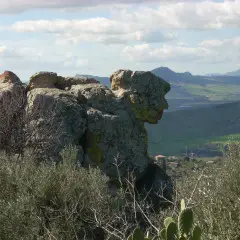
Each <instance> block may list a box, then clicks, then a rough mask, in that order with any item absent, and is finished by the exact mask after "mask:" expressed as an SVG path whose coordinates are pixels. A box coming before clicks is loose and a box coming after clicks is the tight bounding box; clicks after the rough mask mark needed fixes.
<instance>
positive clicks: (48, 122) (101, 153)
mask: <svg viewBox="0 0 240 240" xmlns="http://www.w3.org/2000/svg"><path fill="white" fill-rule="evenodd" d="M11 74H12V73H11ZM11 76H12V77H11V79H12V80H11V81H10V83H5V81H6V77H5V78H4V79H5V80H4V81H3V80H2V82H3V83H1V77H0V96H3V95H4V94H5V95H6V94H7V93H6V90H5V89H4V88H3V87H1V86H5V85H4V84H6V86H7V89H10V92H11V94H12V95H14V94H17V95H19V96H20V95H21V96H24V97H23V98H24V99H25V100H26V101H25V102H26V106H25V108H24V109H25V112H24V114H25V115H24V116H25V118H24V122H25V127H24V131H25V136H24V137H25V139H26V141H25V143H24V146H25V148H29V147H33V148H34V149H35V153H36V156H38V158H44V159H45V160H46V159H49V160H52V161H56V162H59V161H61V154H60V153H61V151H62V150H63V149H64V147H65V146H67V145H73V146H75V148H76V149H77V161H78V163H79V164H81V165H82V166H84V167H88V166H89V165H90V166H98V167H100V169H102V171H103V172H104V173H106V174H107V175H108V176H109V177H110V179H112V180H117V179H118V178H119V175H120V177H122V178H124V177H127V176H128V175H129V173H132V174H133V175H134V177H135V179H136V186H137V188H138V190H139V191H140V192H141V190H142V189H143V188H144V187H145V188H147V189H149V190H150V188H151V187H152V186H153V190H154V191H157V190H160V189H159V186H161V184H163V185H164V184H165V185H166V186H167V187H166V188H165V190H164V191H165V192H164V195H165V196H167V197H168V198H169V197H170V196H171V194H172V188H171V181H170V178H169V177H168V176H167V175H166V173H165V172H164V171H162V169H161V168H159V167H158V166H157V165H155V164H154V162H153V160H152V159H151V158H150V157H149V156H148V153H147V148H148V136H147V132H146V130H145V128H144V123H145V122H149V123H153V124H156V123H157V122H158V120H160V119H161V117H162V114H163V111H164V109H167V108H168V104H167V101H166V100H165V95H166V94H167V92H168V91H169V90H170V85H169V83H167V82H166V81H164V80H163V79H161V78H159V77H157V76H155V75H154V74H152V73H151V72H142V71H136V72H133V71H130V70H119V71H116V72H115V73H113V74H112V75H111V77H110V81H111V89H109V88H108V87H106V86H104V85H102V84H100V83H99V82H98V81H96V80H95V79H92V78H81V77H80V78H78V77H75V78H71V77H68V78H64V77H61V76H58V75H57V74H56V73H52V72H39V73H36V74H34V75H33V76H32V77H31V78H30V81H29V84H28V86H27V88H26V91H25V92H27V93H25V92H24V91H23V92H24V93H22V92H16V93H15V90H13V89H14V87H13V86H15V85H16V86H19V87H20V86H22V88H23V90H25V88H24V87H23V85H21V82H20V80H19V79H18V78H17V76H16V75H11ZM1 84H3V85H1ZM14 84H15V85H14ZM15 88H16V87H15ZM24 94H25V95H24ZM5 95H4V96H5ZM14 96H15V95H14ZM12 98H13V97H12ZM15 98H16V99H17V97H15ZM4 99H7V98H6V97H5V98H4ZM0 101H1V98H0ZM0 103H1V102H0ZM22 109H23V108H21V111H22ZM0 111H1V110H0ZM14 112H17V107H16V110H14ZM19 129H22V126H19ZM0 134H1V133H0ZM10 134H11V132H10ZM39 160H40V159H39ZM148 176H151V178H149V177H148ZM147 179H148V180H147ZM160 183H161V184H160ZM154 194H155V192H152V195H154ZM154 196H155V195H154ZM151 198H152V197H151Z"/></svg>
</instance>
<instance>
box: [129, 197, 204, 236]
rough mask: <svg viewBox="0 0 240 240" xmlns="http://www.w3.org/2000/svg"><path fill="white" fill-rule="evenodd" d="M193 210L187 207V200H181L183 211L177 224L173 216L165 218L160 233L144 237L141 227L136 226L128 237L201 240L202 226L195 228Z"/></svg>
mask: <svg viewBox="0 0 240 240" xmlns="http://www.w3.org/2000/svg"><path fill="white" fill-rule="evenodd" d="M192 228H193V211H192V208H189V207H185V201H184V200H183V199H182V201H181V212H180V214H179V216H178V222H177V224H176V223H175V221H174V220H173V218H172V217H167V218H166V219H165V220H164V228H163V229H162V230H161V231H159V233H158V235H156V236H155V237H153V238H150V237H149V236H148V234H147V236H146V237H144V234H143V232H142V231H141V229H140V228H136V229H135V230H134V232H133V233H132V234H131V235H130V236H129V237H128V240H200V239H201V233H202V231H201V228H200V227H199V226H194V228H193V230H192Z"/></svg>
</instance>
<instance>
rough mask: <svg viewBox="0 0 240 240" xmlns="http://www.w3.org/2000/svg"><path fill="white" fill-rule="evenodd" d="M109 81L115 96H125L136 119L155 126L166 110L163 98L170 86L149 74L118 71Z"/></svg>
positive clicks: (166, 106) (165, 102) (166, 105)
mask: <svg viewBox="0 0 240 240" xmlns="http://www.w3.org/2000/svg"><path fill="white" fill-rule="evenodd" d="M110 81H111V86H112V90H113V91H114V92H115V94H116V95H118V96H124V95H127V97H128V98H129V99H130V101H131V103H132V109H133V111H134V112H135V114H136V117H137V118H138V119H139V120H141V121H143V122H149V123H154V124H156V123H157V122H158V120H160V119H161V118H162V114H163V110H164V109H167V108H168V104H167V101H166V99H165V98H164V96H165V94H166V93H167V92H169V91H170V84H169V83H168V82H166V81H165V80H163V79H161V78H159V77H157V76H156V75H154V74H153V73H151V72H142V71H136V72H132V71H130V70H119V71H117V72H115V73H113V74H112V75H111V77H110Z"/></svg>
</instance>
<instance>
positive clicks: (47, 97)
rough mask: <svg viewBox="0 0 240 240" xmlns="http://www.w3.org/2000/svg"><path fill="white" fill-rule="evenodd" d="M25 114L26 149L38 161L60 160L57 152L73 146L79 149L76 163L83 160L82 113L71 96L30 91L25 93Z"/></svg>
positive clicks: (83, 115)
mask: <svg viewBox="0 0 240 240" xmlns="http://www.w3.org/2000/svg"><path fill="white" fill-rule="evenodd" d="M46 82H47V81H46ZM26 115H27V123H26V125H27V126H26V132H27V139H28V140H29V141H28V142H27V146H31V148H33V150H34V152H35V153H36V155H38V157H39V158H41V159H43V158H44V159H51V160H53V161H60V160H61V156H60V153H61V150H63V148H64V147H65V146H68V145H74V146H76V147H77V149H78V150H79V152H78V154H77V155H78V159H77V161H78V162H82V161H83V149H82V145H81V138H82V136H83V134H84V132H85V130H86V111H85V109H84V106H83V105H82V104H81V102H79V101H78V100H77V99H76V98H75V97H74V96H73V95H71V94H69V93H67V92H66V91H63V90H59V89H56V88H52V89H49V88H34V89H33V90H31V91H30V92H28V105H27V109H26Z"/></svg>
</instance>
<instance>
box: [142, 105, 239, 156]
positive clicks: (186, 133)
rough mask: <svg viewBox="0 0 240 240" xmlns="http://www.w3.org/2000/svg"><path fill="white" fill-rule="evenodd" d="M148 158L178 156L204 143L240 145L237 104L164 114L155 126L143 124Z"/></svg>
mask: <svg viewBox="0 0 240 240" xmlns="http://www.w3.org/2000/svg"><path fill="white" fill-rule="evenodd" d="M145 125H146V128H147V130H148V135H149V136H148V139H149V153H150V154H151V155H158V154H163V155H175V154H176V155H178V154H181V153H183V152H185V147H187V148H188V150H190V151H192V150H194V149H197V148H201V147H202V146H203V145H205V144H206V143H213V142H222V143H225V142H227V141H228V140H231V139H228V136H230V137H232V140H234V139H235V140H236V141H240V101H237V102H232V103H227V104H218V105H214V106H212V107H208V108H206V107H205V108H198V109H186V110H182V111H175V112H165V113H164V114H163V118H162V120H161V121H159V123H158V124H157V125H152V124H145Z"/></svg>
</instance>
